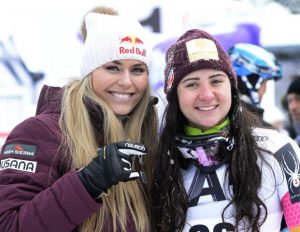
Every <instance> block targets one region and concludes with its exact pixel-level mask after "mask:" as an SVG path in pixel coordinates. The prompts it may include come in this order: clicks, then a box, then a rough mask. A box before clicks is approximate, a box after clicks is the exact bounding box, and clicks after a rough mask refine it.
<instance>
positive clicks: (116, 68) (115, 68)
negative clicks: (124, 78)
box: [105, 65, 120, 72]
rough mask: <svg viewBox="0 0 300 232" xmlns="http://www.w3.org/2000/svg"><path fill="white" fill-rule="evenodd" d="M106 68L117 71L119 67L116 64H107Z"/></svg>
mask: <svg viewBox="0 0 300 232" xmlns="http://www.w3.org/2000/svg"><path fill="white" fill-rule="evenodd" d="M105 69H106V70H108V71H112V72H118V71H120V69H119V67H118V66H116V65H109V66H106V67H105Z"/></svg>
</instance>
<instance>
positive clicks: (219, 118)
mask: <svg viewBox="0 0 300 232" xmlns="http://www.w3.org/2000/svg"><path fill="white" fill-rule="evenodd" d="M177 95H178V101H179V107H180V110H181V112H182V113H183V114H184V115H185V117H186V118H187V119H188V121H189V123H190V125H191V126H193V127H197V128H200V129H201V130H207V129H209V128H211V127H213V126H216V125H218V124H220V123H221V122H223V121H224V119H225V118H226V117H227V114H228V112H229V110H230V107H231V84H230V80H229V77H228V76H227V75H226V73H224V72H223V71H218V70H214V69H201V70H197V71H194V72H192V73H189V74H188V75H186V76H185V77H184V78H183V79H182V80H181V81H180V82H179V84H178V87H177Z"/></svg>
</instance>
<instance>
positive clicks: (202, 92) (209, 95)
mask: <svg viewBox="0 0 300 232" xmlns="http://www.w3.org/2000/svg"><path fill="white" fill-rule="evenodd" d="M198 98H199V99H200V100H202V101H208V100H211V99H213V98H214V93H213V91H212V89H211V87H210V85H208V84H202V85H200V88H199V89H198Z"/></svg>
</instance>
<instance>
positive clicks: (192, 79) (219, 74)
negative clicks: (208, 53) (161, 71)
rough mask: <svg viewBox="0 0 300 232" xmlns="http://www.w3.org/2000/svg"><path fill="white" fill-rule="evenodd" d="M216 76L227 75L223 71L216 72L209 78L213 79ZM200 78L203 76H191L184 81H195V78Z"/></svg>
mask: <svg viewBox="0 0 300 232" xmlns="http://www.w3.org/2000/svg"><path fill="white" fill-rule="evenodd" d="M214 77H226V76H225V75H224V74H223V73H216V74H213V75H211V76H209V77H208V78H209V79H211V78H214ZM199 79H201V77H189V78H187V79H185V80H183V81H182V83H184V82H186V81H195V80H199Z"/></svg>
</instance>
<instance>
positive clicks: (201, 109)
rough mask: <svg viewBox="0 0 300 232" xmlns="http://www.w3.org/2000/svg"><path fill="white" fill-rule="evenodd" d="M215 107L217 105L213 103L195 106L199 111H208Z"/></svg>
mask: <svg viewBox="0 0 300 232" xmlns="http://www.w3.org/2000/svg"><path fill="white" fill-rule="evenodd" d="M215 108H217V105H213V106H199V107H196V109H198V110H200V111H210V110H213V109H215Z"/></svg>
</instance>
